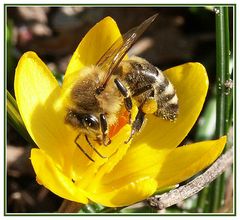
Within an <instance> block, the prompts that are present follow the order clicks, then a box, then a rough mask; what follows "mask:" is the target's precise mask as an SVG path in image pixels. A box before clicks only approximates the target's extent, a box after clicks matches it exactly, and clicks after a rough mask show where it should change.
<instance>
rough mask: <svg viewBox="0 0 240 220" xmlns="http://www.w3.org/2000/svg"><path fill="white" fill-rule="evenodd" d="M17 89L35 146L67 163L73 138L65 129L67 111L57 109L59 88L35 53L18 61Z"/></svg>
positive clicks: (21, 109) (57, 159)
mask: <svg viewBox="0 0 240 220" xmlns="http://www.w3.org/2000/svg"><path fill="white" fill-rule="evenodd" d="M14 88H15V95H16V101H17V104H18V107H19V111H20V114H21V116H22V118H23V121H24V123H25V125H26V128H27V130H28V132H29V134H30V135H31V137H32V138H33V140H34V141H35V143H36V144H37V145H38V146H39V147H40V148H41V149H42V150H44V151H45V152H47V153H48V154H49V155H50V156H51V157H52V158H54V160H56V161H58V163H59V164H63V163H65V161H64V160H66V159H67V156H68V155H69V154H70V153H71V145H72V146H73V140H74V137H72V135H71V134H70V133H69V131H68V130H66V126H65V125H64V114H65V109H61V108H57V106H56V100H57V99H58V97H59V96H60V87H59V84H58V82H57V80H56V79H55V78H54V76H53V75H52V73H51V71H50V70H49V69H48V67H47V66H46V65H45V64H44V63H43V62H42V61H41V59H40V58H39V57H38V56H37V55H36V54H35V53H34V52H27V53H25V54H24V55H23V56H22V57H21V59H20V60H19V63H18V65H17V68H16V74H15V81H14ZM69 143H70V145H69ZM60 149H61V150H60ZM63 156H64V158H63Z"/></svg>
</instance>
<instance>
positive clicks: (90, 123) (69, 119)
mask: <svg viewBox="0 0 240 220" xmlns="http://www.w3.org/2000/svg"><path fill="white" fill-rule="evenodd" d="M65 122H66V123H67V124H70V125H72V126H73V127H74V128H79V129H81V130H83V131H85V132H86V133H99V130H100V123H99V119H98V118H97V117H96V116H94V115H93V114H86V113H78V112H76V111H73V110H69V111H68V113H67V115H66V117H65Z"/></svg>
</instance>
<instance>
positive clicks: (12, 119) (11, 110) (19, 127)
mask: <svg viewBox="0 0 240 220" xmlns="http://www.w3.org/2000/svg"><path fill="white" fill-rule="evenodd" d="M7 119H8V122H9V124H10V125H12V127H14V128H15V129H16V131H17V132H18V133H19V134H20V135H21V136H22V137H23V138H24V139H25V140H26V141H28V142H29V143H31V144H33V143H34V141H33V140H32V138H31V137H30V135H29V134H28V131H27V129H26V127H25V125H24V123H23V120H22V118H21V116H20V114H19V110H18V107H17V103H16V100H15V99H14V98H13V97H12V95H11V94H10V93H9V92H8V91H7Z"/></svg>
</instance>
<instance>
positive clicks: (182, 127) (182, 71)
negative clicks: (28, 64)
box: [104, 63, 208, 184]
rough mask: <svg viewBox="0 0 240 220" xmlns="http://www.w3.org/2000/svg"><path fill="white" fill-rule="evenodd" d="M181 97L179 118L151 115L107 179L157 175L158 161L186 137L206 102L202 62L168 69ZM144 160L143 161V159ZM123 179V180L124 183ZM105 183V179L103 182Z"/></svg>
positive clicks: (132, 179) (120, 180) (115, 179)
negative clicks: (174, 119) (168, 118)
mask: <svg viewBox="0 0 240 220" xmlns="http://www.w3.org/2000/svg"><path fill="white" fill-rule="evenodd" d="M165 73H166V74H167V76H168V77H169V79H170V80H171V82H172V83H173V84H174V86H175V89H176V92H177V94H178V97H179V108H180V113H179V116H178V118H177V120H176V122H170V121H167V120H163V119H159V118H157V117H155V116H153V115H149V116H148V120H147V122H146V125H145V126H144V128H143V129H142V131H141V133H140V134H139V135H137V136H136V137H134V139H133V142H132V145H131V147H130V148H129V150H128V152H127V154H126V155H125V156H124V158H123V159H122V160H121V161H120V162H119V163H118V164H117V166H116V167H115V168H114V169H113V171H112V172H111V173H110V174H108V175H106V177H105V178H104V181H107V182H108V181H113V182H115V184H119V182H122V184H126V182H124V181H128V179H130V180H131V181H134V179H136V178H139V177H140V176H155V175H156V172H158V169H159V166H157V165H156V167H155V168H154V169H153V168H152V167H153V166H155V164H159V161H162V160H163V159H164V157H165V156H166V155H168V154H169V152H171V151H172V150H173V149H174V148H176V146H177V145H178V144H179V143H180V142H181V141H182V140H183V138H184V137H185V136H186V134H187V133H188V132H189V130H190V129H191V128H192V126H193V124H194V123H195V121H196V119H197V117H198V115H199V113H200V111H201V109H202V105H203V103H204V100H205V97H206V93H207V89H208V77H207V74H206V71H205V68H204V67H203V66H202V65H201V64H199V63H187V64H184V65H181V66H177V67H174V68H171V69H169V70H167V71H165ZM143 161H144V162H143ZM123 182H124V183H123ZM104 183H105V182H104Z"/></svg>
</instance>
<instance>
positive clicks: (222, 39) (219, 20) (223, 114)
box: [211, 7, 231, 212]
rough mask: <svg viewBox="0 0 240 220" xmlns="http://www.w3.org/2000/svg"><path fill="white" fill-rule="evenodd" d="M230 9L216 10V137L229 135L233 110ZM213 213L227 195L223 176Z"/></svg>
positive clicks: (215, 189) (215, 192) (216, 184)
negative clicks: (228, 84) (230, 83)
mask: <svg viewBox="0 0 240 220" xmlns="http://www.w3.org/2000/svg"><path fill="white" fill-rule="evenodd" d="M228 22H229V20H228V8H227V7H217V8H216V61H217V63H216V70H217V75H216V76H217V114H216V119H217V120H216V136H217V137H220V136H223V135H225V134H227V132H228V129H229V120H230V119H229V116H230V109H231V95H230V93H231V89H229V88H228V87H227V86H226V85H227V83H228V82H229V80H230V77H231V74H230V72H229V59H230V47H229V24H228ZM213 184H214V187H213V192H212V193H213V194H212V198H213V201H212V206H211V211H212V212H215V211H217V210H218V209H219V208H220V207H221V206H222V205H223V204H222V203H223V201H224V194H225V176H224V175H221V176H220V177H219V178H218V179H217V180H216V181H215V182H214V183H213Z"/></svg>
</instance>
